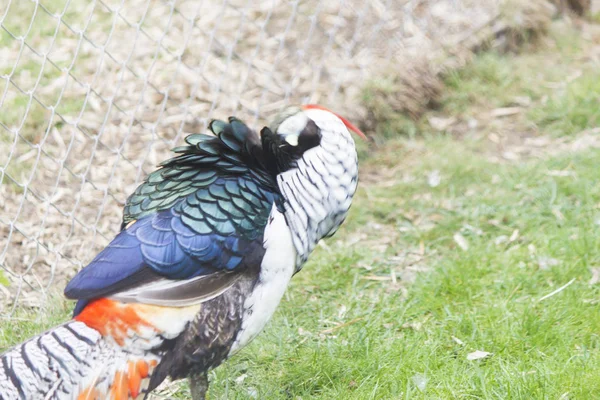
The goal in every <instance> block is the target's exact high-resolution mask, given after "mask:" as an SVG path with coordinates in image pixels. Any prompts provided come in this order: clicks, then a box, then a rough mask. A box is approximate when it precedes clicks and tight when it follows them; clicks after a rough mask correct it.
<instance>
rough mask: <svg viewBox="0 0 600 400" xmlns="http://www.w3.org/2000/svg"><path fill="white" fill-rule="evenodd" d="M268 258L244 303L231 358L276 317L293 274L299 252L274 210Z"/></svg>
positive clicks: (267, 235)
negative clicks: (297, 252)
mask: <svg viewBox="0 0 600 400" xmlns="http://www.w3.org/2000/svg"><path fill="white" fill-rule="evenodd" d="M264 247H265V255H264V257H263V260H262V262H261V265H260V273H259V276H258V280H257V282H256V284H255V285H254V288H253V290H252V292H251V293H250V295H249V296H248V298H247V299H246V300H245V301H244V312H243V314H242V323H241V328H240V331H239V332H238V334H237V336H236V339H235V342H234V343H233V345H232V347H231V350H230V353H229V354H230V355H231V354H234V353H236V352H237V351H238V350H239V349H241V348H242V347H244V346H245V345H246V344H248V343H249V342H250V341H251V340H252V339H254V338H255V337H256V335H258V334H259V333H260V332H261V331H262V330H263V328H264V327H265V325H266V324H267V322H268V321H269V319H271V317H272V316H273V314H274V313H275V310H276V309H277V306H278V305H279V302H280V301H281V298H282V297H283V294H284V293H285V290H286V289H287V286H288V284H289V282H290V279H291V278H292V275H293V274H294V270H295V266H296V248H295V247H294V243H293V240H292V234H291V232H290V229H289V227H288V225H287V224H286V222H285V217H284V215H283V214H282V213H280V212H279V211H278V210H277V208H276V207H273V209H272V210H271V215H270V217H269V223H268V224H267V226H266V228H265V234H264Z"/></svg>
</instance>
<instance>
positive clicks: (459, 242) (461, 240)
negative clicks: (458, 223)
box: [454, 232, 469, 251]
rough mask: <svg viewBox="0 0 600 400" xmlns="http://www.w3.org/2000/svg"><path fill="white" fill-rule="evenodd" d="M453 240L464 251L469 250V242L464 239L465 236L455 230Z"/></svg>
mask: <svg viewBox="0 0 600 400" xmlns="http://www.w3.org/2000/svg"><path fill="white" fill-rule="evenodd" d="M454 241H455V242H456V244H457V245H458V247H460V248H461V249H463V250H464V251H467V250H469V242H467V239H465V237H464V236H463V235H461V234H460V233H458V232H456V233H455V234H454Z"/></svg>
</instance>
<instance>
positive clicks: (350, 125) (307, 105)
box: [302, 104, 367, 140]
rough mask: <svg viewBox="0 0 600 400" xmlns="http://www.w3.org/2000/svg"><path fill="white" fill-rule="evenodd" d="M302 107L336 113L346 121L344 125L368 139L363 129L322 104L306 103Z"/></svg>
mask: <svg viewBox="0 0 600 400" xmlns="http://www.w3.org/2000/svg"><path fill="white" fill-rule="evenodd" d="M302 109H304V110H310V109H317V110H323V111H327V112H330V113H332V114H333V115H335V116H336V117H338V118H339V119H341V120H342V122H343V123H344V125H346V128H348V129H349V130H351V131H352V132H354V133H356V134H357V135H358V136H360V137H361V138H362V139H364V140H367V137H366V136H365V134H364V133H362V131H361V130H360V129H358V128H357V127H356V126H354V125H352V123H351V122H350V121H348V120H347V119H346V118H344V117H342V116H341V115H339V114H336V113H334V112H333V111H330V110H328V109H326V108H325V107H323V106H320V105H318V104H305V105H303V106H302Z"/></svg>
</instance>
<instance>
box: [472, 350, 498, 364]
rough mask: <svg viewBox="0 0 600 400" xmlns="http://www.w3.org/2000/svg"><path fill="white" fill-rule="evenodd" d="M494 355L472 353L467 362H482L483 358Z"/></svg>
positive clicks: (478, 352) (483, 352)
mask: <svg viewBox="0 0 600 400" xmlns="http://www.w3.org/2000/svg"><path fill="white" fill-rule="evenodd" d="M491 355H492V353H488V352H487V351H481V350H476V351H474V352H472V353H469V354H467V360H469V361H473V360H481V359H483V358H486V357H489V356H491Z"/></svg>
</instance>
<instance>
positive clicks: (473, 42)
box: [361, 0, 556, 134]
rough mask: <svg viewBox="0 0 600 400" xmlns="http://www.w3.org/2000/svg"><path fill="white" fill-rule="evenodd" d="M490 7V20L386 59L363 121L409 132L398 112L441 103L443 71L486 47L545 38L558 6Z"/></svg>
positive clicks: (507, 47) (513, 0) (542, 2)
mask: <svg viewBox="0 0 600 400" xmlns="http://www.w3.org/2000/svg"><path fill="white" fill-rule="evenodd" d="M488 9H489V10H493V13H492V14H489V16H488V18H487V19H483V20H480V21H478V23H476V24H472V25H471V26H470V27H469V28H468V29H466V30H464V31H463V32H461V34H458V35H448V36H446V37H444V38H443V40H440V41H439V42H437V43H434V44H433V45H432V44H431V43H430V44H429V45H430V47H428V48H427V51H422V52H421V53H420V54H419V56H418V57H415V56H413V57H410V58H405V59H404V60H403V61H402V62H398V61H397V60H394V61H392V62H389V63H386V64H384V66H383V67H382V68H380V69H379V70H378V73H377V74H375V76H374V77H373V78H372V79H371V80H370V81H369V82H368V84H367V85H366V87H365V90H364V104H365V107H366V109H367V112H366V115H365V118H364V119H363V121H362V123H361V125H362V126H363V127H365V128H366V129H372V130H375V129H378V130H380V131H382V132H383V133H387V134H390V133H391V132H394V131H395V132H397V133H403V132H402V130H403V126H404V123H403V121H402V119H398V115H405V116H408V117H409V118H411V119H413V120H416V119H418V118H420V116H421V115H422V114H423V113H424V112H425V111H426V110H427V109H428V108H430V107H431V106H432V105H435V104H436V103H437V100H438V97H439V95H440V93H441V92H442V90H443V84H442V79H441V75H443V74H444V73H447V72H448V71H450V70H453V69H456V68H460V67H462V66H464V65H465V64H466V63H467V62H468V61H469V60H470V59H471V57H472V55H473V54H474V53H476V52H479V51H481V50H484V49H490V48H494V49H495V50H498V51H517V50H518V49H519V48H520V47H521V46H522V44H523V43H525V42H527V43H529V42H532V41H535V40H537V39H538V38H539V37H543V36H544V35H545V34H546V32H547V30H548V27H549V25H550V23H551V21H552V17H553V16H554V14H555V11H556V9H555V7H554V6H553V5H552V4H551V3H549V2H548V1H546V0H531V1H527V2H523V1H520V0H505V1H503V2H502V3H501V4H500V5H499V7H497V8H494V7H492V6H491V5H489V6H488ZM436 44H437V46H436ZM394 120H395V121H394ZM390 121H392V122H391V123H390ZM378 126H384V128H377V127H378ZM390 131H391V132H390Z"/></svg>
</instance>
